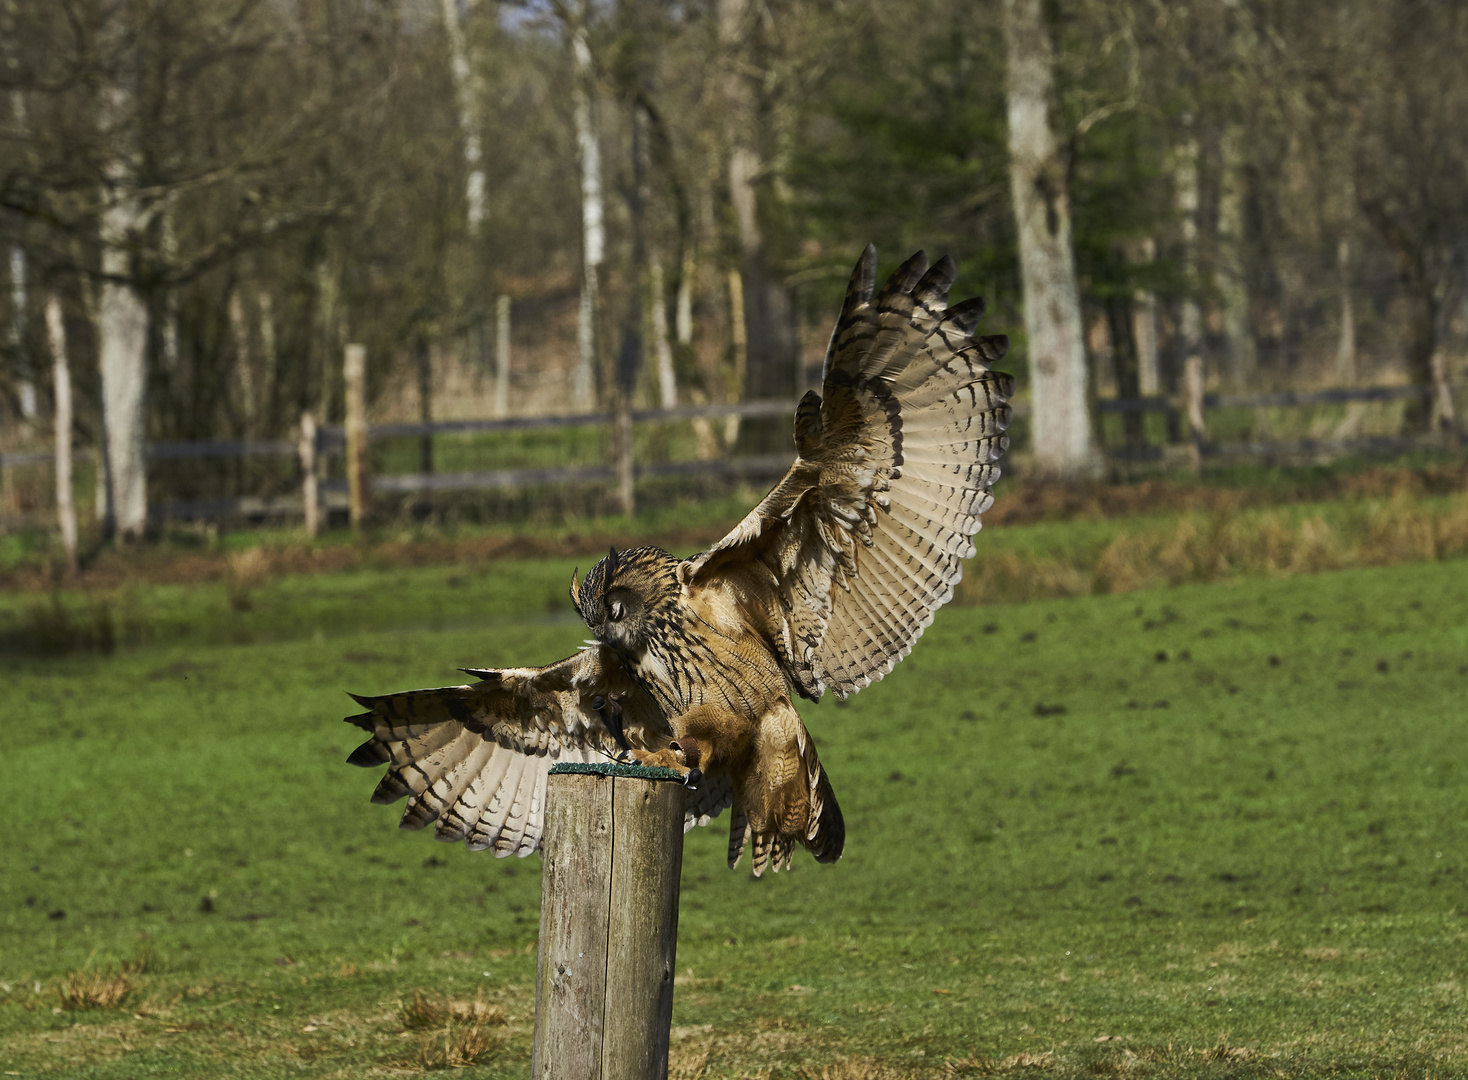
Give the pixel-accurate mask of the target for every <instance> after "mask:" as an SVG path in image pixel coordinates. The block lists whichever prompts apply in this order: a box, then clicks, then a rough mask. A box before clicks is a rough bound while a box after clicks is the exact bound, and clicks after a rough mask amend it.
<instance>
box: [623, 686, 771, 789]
mask: <svg viewBox="0 0 1468 1080" xmlns="http://www.w3.org/2000/svg"><path fill="white" fill-rule="evenodd" d="M671 726H672V728H673V738H672V740H671V741H670V742H669V743H668V745H667V746H665V747H663V748H661V749H659V750H633V751H632V756H633V757H634V758H635V759H636V760H637V761H638V762H639V763H640V764H643V765H658V766H661V767H663V768H666V769H673V770H674V771H676V772H679V773H681V774H683V776H685V777H687V776H688V775H689V774H690V773H691V772H717V773H727V772H732V771H736V770H738V768H739V767H740V766H741V765H742V764H743V763H744V762H745V761H746V760H747V759H748V757H749V754H750V751H751V747H752V745H753V737H754V731H755V723H754V721H753V720H751V719H750V718H749V717H747V716H745V715H743V714H742V713H737V712H734V711H732V710H730V709H721V708H719V707H717V706H714V705H700V706H697V707H696V708H693V709H690V710H688V712H686V713H684V714H682V715H681V716H675V717H673V719H672V721H671ZM695 782H696V781H695Z"/></svg>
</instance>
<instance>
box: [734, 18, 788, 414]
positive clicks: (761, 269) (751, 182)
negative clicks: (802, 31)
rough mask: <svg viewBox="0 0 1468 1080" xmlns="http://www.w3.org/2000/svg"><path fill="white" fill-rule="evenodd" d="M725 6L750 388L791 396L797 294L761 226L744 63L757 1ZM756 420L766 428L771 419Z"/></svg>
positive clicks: (751, 392)
mask: <svg viewBox="0 0 1468 1080" xmlns="http://www.w3.org/2000/svg"><path fill="white" fill-rule="evenodd" d="M718 8H719V42H720V46H721V49H722V52H723V56H724V59H725V63H726V69H725V72H724V76H723V88H724V109H725V114H724V115H725V119H724V132H725V141H726V143H727V145H728V147H729V166H728V168H729V200H730V202H731V203H732V204H733V207H734V219H735V226H736V228H737V230H738V243H739V252H740V264H739V270H740V274H741V276H742V287H743V293H744V339H745V341H746V342H747V366H746V376H745V379H744V380H743V383H744V385H743V387H742V392H743V393H744V394H745V395H746V396H748V397H750V398H780V397H790V396H792V395H793V394H794V392H795V386H796V378H795V361H796V349H795V336H794V333H793V332H792V325H791V303H790V294H789V291H788V290H787V289H786V288H785V287H784V286H783V285H781V284H780V283H779V282H778V281H776V280H774V276H773V274H772V273H771V271H770V254H769V251H768V249H767V245H766V239H765V235H764V232H763V230H762V229H761V228H760V190H761V186H762V184H761V181H762V179H763V172H764V164H763V163H762V161H761V159H760V151H759V147H758V133H759V122H758V119H757V117H756V115H755V95H754V87H753V86H752V85H751V83H750V80H749V78H748V77H747V76H746V75H745V74H744V71H743V70H742V69H743V68H744V67H746V66H747V65H748V61H749V54H750V51H751V42H750V36H751V35H750V31H751V27H752V24H753V13H752V12H751V5H750V3H749V0H719V5H718ZM766 190H767V187H766ZM736 317H737V316H736ZM749 427H751V428H756V427H758V428H761V430H763V428H764V427H768V425H763V426H762V425H755V424H751V425H749ZM770 430H771V431H773V430H774V429H773V428H771V429H770ZM780 430H781V436H780V437H782V438H787V440H788V437H787V436H785V435H784V433H783V428H781V429H780Z"/></svg>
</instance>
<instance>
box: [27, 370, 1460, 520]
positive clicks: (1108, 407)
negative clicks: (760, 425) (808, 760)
mask: <svg viewBox="0 0 1468 1080" xmlns="http://www.w3.org/2000/svg"><path fill="white" fill-rule="evenodd" d="M1194 393H1195V394H1196V390H1195V391H1194ZM1431 396H1432V389H1431V388H1429V387H1423V386H1367V387H1341V388H1333V389H1327V390H1313V391H1286V392H1280V393H1271V394H1254V395H1233V394H1204V395H1201V398H1200V399H1199V398H1197V397H1195V399H1194V401H1193V402H1192V403H1189V402H1186V401H1184V400H1183V399H1182V398H1181V397H1148V398H1131V399H1115V398H1112V399H1105V400H1102V401H1100V402H1098V403H1097V404H1098V408H1099V411H1100V412H1101V413H1103V414H1115V413H1123V414H1124V413H1148V412H1162V413H1174V414H1178V415H1186V414H1187V413H1188V412H1189V406H1190V404H1191V405H1192V406H1193V408H1194V409H1195V410H1196V411H1197V412H1198V413H1199V414H1200V415H1201V410H1202V409H1228V408H1263V407H1275V408H1279V407H1283V408H1291V407H1300V406H1309V405H1336V404H1347V403H1351V402H1382V401H1401V400H1412V399H1423V398H1430V397H1431ZM795 405H796V402H795V401H794V400H773V401H772V400H763V401H745V402H737V403H729V404H718V405H688V406H681V407H678V408H675V409H641V410H636V411H634V412H632V414H631V420H632V422H633V423H634V424H646V423H669V422H677V421H687V420H727V419H730V418H734V417H738V418H740V419H761V418H788V417H790V416H791V415H792V414H793V413H794V410H795ZM1028 411H1029V410H1028V408H1026V407H1024V406H1018V407H1016V409H1015V414H1016V415H1017V416H1021V417H1023V416H1025V415H1027V414H1028ZM615 423H616V419H615V417H613V416H610V415H608V414H606V413H576V414H567V415H561V416H524V417H505V418H499V419H492V420H491V419H486V420H439V421H433V422H425V423H395V424H377V425H371V426H368V427H367V429H366V437H367V439H368V440H369V441H377V440H382V439H395V438H432V437H437V436H445V435H463V434H474V433H485V432H503V431H536V430H554V429H564V428H573V427H591V426H607V425H613V424H615ZM346 442H347V435H346V427H345V426H344V425H321V426H318V427H316V428H315V437H314V439H308V440H306V441H305V442H301V441H287V440H280V439H265V440H250V439H237V440H219V441H214V440H197V441H180V442H160V443H151V444H149V445H148V446H147V448H146V450H145V454H146V457H147V458H148V459H149V460H150V461H181V460H188V459H206V458H272V457H273V458H294V459H297V460H298V461H300V462H301V463H302V466H303V467H305V466H307V465H308V464H309V469H308V470H307V469H304V468H303V471H309V472H310V474H311V475H312V476H313V477H314V476H315V474H316V463H317V462H319V461H320V459H321V457H322V456H323V455H325V454H326V453H336V452H340V451H341V450H342V449H343V447H344V446H345V445H346ZM1421 443H1422V440H1420V439H1412V438H1406V437H1392V436H1367V437H1358V438H1350V439H1343V438H1325V439H1305V440H1298V441H1294V442H1261V441H1246V442H1238V443H1213V442H1210V441H1208V439H1207V437H1206V435H1205V434H1202V433H1200V432H1195V433H1194V437H1193V441H1192V443H1191V445H1180V446H1176V447H1164V446H1146V445H1144V446H1114V447H1110V448H1108V450H1107V453H1108V455H1109V456H1110V457H1112V458H1113V459H1114V460H1117V461H1159V460H1166V459H1168V458H1169V457H1171V456H1172V455H1173V453H1175V452H1182V453H1184V454H1191V455H1192V461H1193V464H1194V465H1195V467H1196V465H1197V464H1198V462H1199V461H1201V460H1202V459H1218V458H1224V459H1226V458H1249V457H1255V458H1258V457H1265V458H1268V457H1282V456H1298V455H1306V454H1313V455H1319V454H1339V453H1343V452H1349V451H1353V450H1355V451H1361V450H1367V451H1371V452H1376V453H1388V452H1393V451H1400V450H1403V449H1408V448H1411V447H1413V446H1416V445H1420V444H1421ZM95 456H96V454H95V451H94V450H91V449H83V450H78V451H77V452H76V454H75V457H76V458H77V459H78V460H92V459H95ZM54 458H55V455H54V453H53V452H51V451H22V452H17V453H7V454H0V467H3V468H5V469H6V470H9V469H10V468H12V467H15V466H33V465H48V464H52V463H53V462H54ZM790 460H791V459H790V456H789V455H788V454H771V455H762V456H752V457H733V458H727V457H726V458H716V459H713V460H707V461H681V462H643V463H634V464H633V466H632V472H633V476H634V478H636V479H642V478H648V477H694V476H716V477H731V476H744V477H752V478H753V477H769V478H772V477H776V476H779V475H780V474H781V473H782V472H784V470H785V469H786V468H787V467H788V466H789V464H790ZM616 480H617V468H616V466H615V465H614V464H595V465H566V466H558V467H550V468H519V469H489V470H478V471H456V472H429V473H414V474H398V475H376V476H371V477H370V478H369V479H368V487H369V489H370V491H371V492H372V493H380V494H383V495H399V496H402V495H411V494H415V493H422V494H426V493H432V492H443V491H456V490H492V489H513V488H524V487H540V486H547V487H549V486H556V485H560V484H576V483H582V484H591V483H612V482H615V481H616ZM315 488H316V490H315V498H314V501H315V505H316V506H317V507H318V508H319V509H320V510H341V509H344V508H346V507H347V506H348V505H349V498H348V482H347V481H346V480H343V479H320V480H319V481H318V482H317V483H316V485H315ZM310 498H311V496H310V495H308V494H306V493H305V492H304V491H303V493H301V494H290V495H266V496H259V495H256V496H243V497H238V498H206V499H184V500H172V501H163V502H159V503H157V504H156V505H154V506H153V507H151V508H150V514H151V515H152V516H154V517H156V518H163V519H200V518H218V517H282V516H284V517H293V516H300V515H302V514H303V513H304V512H305V508H306V503H307V502H308V501H309V500H310ZM4 520H5V521H7V522H8V523H10V524H12V525H22V526H23V527H33V526H34V525H37V524H40V523H42V522H44V521H46V520H47V515H46V514H44V513H42V512H37V511H30V512H26V513H11V514H7V515H4Z"/></svg>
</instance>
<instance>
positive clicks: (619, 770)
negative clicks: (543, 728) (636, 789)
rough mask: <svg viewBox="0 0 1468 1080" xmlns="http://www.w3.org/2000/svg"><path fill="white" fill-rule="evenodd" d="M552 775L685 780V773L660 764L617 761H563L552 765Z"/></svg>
mask: <svg viewBox="0 0 1468 1080" xmlns="http://www.w3.org/2000/svg"><path fill="white" fill-rule="evenodd" d="M550 774H551V775H552V776H567V775H572V774H574V775H579V776H625V777H630V778H632V779H634V780H676V781H678V782H679V783H682V782H683V774H682V773H680V772H678V771H676V770H675V769H665V768H663V767H662V766H660V765H621V764H618V763H617V762H615V761H591V762H583V761H562V762H560V763H559V764H556V765H552V766H551V767H550Z"/></svg>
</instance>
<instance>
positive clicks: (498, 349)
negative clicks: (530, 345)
mask: <svg viewBox="0 0 1468 1080" xmlns="http://www.w3.org/2000/svg"><path fill="white" fill-rule="evenodd" d="M494 414H495V416H498V417H506V416H509V415H510V298H509V297H508V296H506V295H504V294H501V295H500V298H499V299H498V300H496V301H495V304H494Z"/></svg>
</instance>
